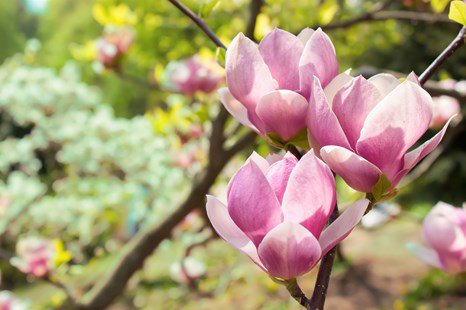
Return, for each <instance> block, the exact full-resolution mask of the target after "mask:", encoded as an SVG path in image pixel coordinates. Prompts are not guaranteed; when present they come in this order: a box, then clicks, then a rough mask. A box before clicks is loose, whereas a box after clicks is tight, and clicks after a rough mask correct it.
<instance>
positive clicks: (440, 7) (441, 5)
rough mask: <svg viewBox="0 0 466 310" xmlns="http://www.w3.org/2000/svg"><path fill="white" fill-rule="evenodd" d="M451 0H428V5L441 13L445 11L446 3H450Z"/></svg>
mask: <svg viewBox="0 0 466 310" xmlns="http://www.w3.org/2000/svg"><path fill="white" fill-rule="evenodd" d="M450 1H451V0H431V1H430V6H431V7H432V9H433V10H434V12H436V13H442V12H443V11H445V8H446V7H447V5H448V3H450Z"/></svg>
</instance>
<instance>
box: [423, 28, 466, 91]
mask: <svg viewBox="0 0 466 310" xmlns="http://www.w3.org/2000/svg"><path fill="white" fill-rule="evenodd" d="M465 35H466V27H462V28H461V30H460V31H459V32H458V35H457V36H456V37H455V38H454V39H453V41H452V42H451V43H450V45H448V46H447V48H445V49H444V50H443V52H442V53H440V55H439V56H438V57H437V58H436V59H435V60H434V61H433V62H432V63H431V64H430V66H429V67H427V69H426V70H425V71H424V72H423V73H422V74H421V75H420V76H419V82H420V83H421V85H424V83H425V82H427V80H429V79H430V78H431V77H432V76H433V75H434V74H435V72H437V70H438V69H439V68H440V67H441V66H442V65H443V63H444V62H445V61H446V60H447V59H448V58H450V57H451V56H452V55H453V54H454V53H455V51H457V50H458V49H459V48H460V47H461V46H463V45H464V39H465Z"/></svg>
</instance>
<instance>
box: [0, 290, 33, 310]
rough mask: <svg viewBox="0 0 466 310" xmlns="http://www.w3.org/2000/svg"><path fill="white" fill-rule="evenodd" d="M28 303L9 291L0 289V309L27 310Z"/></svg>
mask: <svg viewBox="0 0 466 310" xmlns="http://www.w3.org/2000/svg"><path fill="white" fill-rule="evenodd" d="M27 309H30V307H29V303H28V302H26V301H24V300H21V299H19V298H18V297H16V296H15V295H14V294H13V293H11V292H9V291H0V310H27Z"/></svg>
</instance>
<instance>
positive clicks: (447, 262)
mask: <svg viewBox="0 0 466 310" xmlns="http://www.w3.org/2000/svg"><path fill="white" fill-rule="evenodd" d="M422 233H423V236H424V240H425V241H426V243H427V245H428V246H429V248H426V247H424V246H421V245H417V244H410V245H409V249H410V250H411V252H412V253H413V254H414V255H416V256H417V257H418V258H420V259H422V260H424V261H425V262H427V263H428V264H430V265H432V266H434V267H437V268H440V269H442V270H444V271H445V272H448V273H451V274H458V273H461V272H465V271H466V205H463V208H462V209H460V208H455V207H453V206H451V205H449V204H447V203H444V202H439V203H437V205H436V206H435V207H434V208H433V209H432V210H431V211H430V213H429V214H428V215H427V217H426V218H425V220H424V223H423V225H422Z"/></svg>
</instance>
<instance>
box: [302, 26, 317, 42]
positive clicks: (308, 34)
mask: <svg viewBox="0 0 466 310" xmlns="http://www.w3.org/2000/svg"><path fill="white" fill-rule="evenodd" d="M314 32H315V31H314V29H311V28H304V29H303V30H301V32H300V33H299V34H298V39H300V40H301V42H302V43H303V46H304V45H306V43H307V41H309V39H310V38H311V37H312V35H313V34H314Z"/></svg>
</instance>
